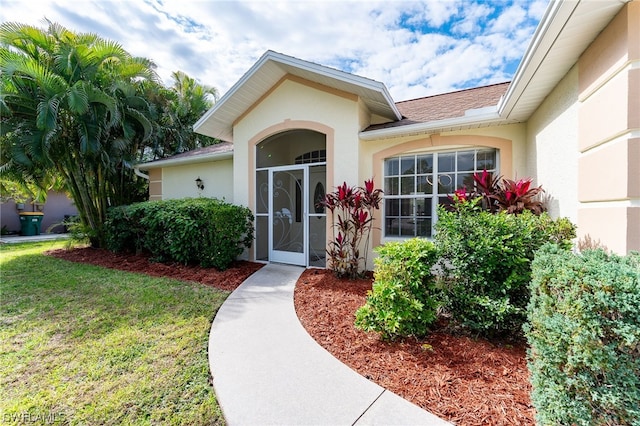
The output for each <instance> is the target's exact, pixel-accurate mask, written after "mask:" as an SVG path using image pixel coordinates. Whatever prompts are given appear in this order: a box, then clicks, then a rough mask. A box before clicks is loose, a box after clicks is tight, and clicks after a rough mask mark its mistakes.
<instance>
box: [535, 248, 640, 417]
mask: <svg viewBox="0 0 640 426" xmlns="http://www.w3.org/2000/svg"><path fill="white" fill-rule="evenodd" d="M532 268H533V281H532V283H531V292H532V296H531V303H530V304H529V307H528V318H529V325H528V326H527V327H526V335H527V339H528V341H529V345H530V348H531V349H530V351H529V369H530V371H531V382H532V385H533V392H532V395H531V397H532V402H533V404H534V406H535V407H536V411H537V421H538V422H539V424H542V425H550V424H554V425H555V424H563V425H569V424H571V425H614V424H615V425H638V424H640V310H639V309H638V306H640V253H632V254H630V255H629V256H627V257H619V256H616V255H607V254H606V252H605V251H604V250H601V249H598V250H587V251H585V252H583V253H582V254H581V255H578V254H574V253H571V252H569V251H566V250H562V249H560V248H558V247H557V246H555V245H551V244H550V245H547V246H545V247H543V248H542V249H541V250H540V251H539V252H538V253H537V254H536V257H535V260H534V262H533V266H532Z"/></svg>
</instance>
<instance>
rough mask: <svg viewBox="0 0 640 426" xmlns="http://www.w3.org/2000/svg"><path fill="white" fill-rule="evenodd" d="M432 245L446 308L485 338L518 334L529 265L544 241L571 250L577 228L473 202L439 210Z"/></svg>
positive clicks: (544, 216)
mask: <svg viewBox="0 0 640 426" xmlns="http://www.w3.org/2000/svg"><path fill="white" fill-rule="evenodd" d="M438 215H439V216H438V223H437V225H436V235H435V243H436V246H437V247H438V249H439V251H440V255H441V257H442V262H441V266H442V269H443V272H444V277H445V282H446V285H445V287H444V292H445V297H446V302H445V306H446V308H447V310H448V311H449V312H450V313H451V314H452V315H453V318H454V320H456V321H457V322H459V323H460V324H461V325H463V326H465V327H467V328H469V329H471V330H473V331H475V332H477V333H480V334H483V335H489V336H490V335H494V334H504V333H507V334H516V335H517V334H520V333H521V332H522V324H523V323H524V322H525V320H526V308H527V304H528V302H529V294H530V293H529V282H530V280H531V261H532V260H533V258H534V254H535V251H536V250H537V249H539V248H540V247H541V246H542V245H543V244H545V243H546V242H549V241H551V242H557V243H560V244H562V245H563V246H566V247H570V246H571V239H572V238H573V237H574V236H575V228H574V226H573V224H571V222H570V221H569V220H567V219H558V220H553V219H552V218H551V217H550V216H548V215H547V214H546V213H544V214H542V215H540V216H536V215H534V214H533V213H531V212H530V211H527V210H525V211H524V212H522V213H521V214H517V215H515V214H507V213H506V212H504V211H503V212H499V213H496V214H493V213H490V212H487V211H483V210H482V209H480V207H479V206H478V202H477V201H471V202H466V203H461V204H460V205H458V206H457V210H456V211H447V210H445V209H444V208H442V207H441V208H439V210H438Z"/></svg>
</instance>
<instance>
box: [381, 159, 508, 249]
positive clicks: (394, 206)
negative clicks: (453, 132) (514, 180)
mask: <svg viewBox="0 0 640 426" xmlns="http://www.w3.org/2000/svg"><path fill="white" fill-rule="evenodd" d="M484 169H486V170H487V171H489V172H493V173H495V172H496V171H497V170H498V155H497V151H496V150H495V149H472V150H464V151H462V150H460V151H449V152H435V153H424V154H411V155H402V156H398V157H392V158H387V159H386V160H385V161H384V230H385V232H384V233H385V236H386V237H416V236H418V237H431V236H432V235H433V225H434V224H435V222H436V220H437V206H438V204H447V203H448V202H449V197H448V196H449V195H452V194H453V192H454V191H455V190H456V189H458V188H460V187H462V186H466V187H467V188H468V189H469V190H470V189H471V188H472V187H473V174H474V173H478V172H482V170H484Z"/></svg>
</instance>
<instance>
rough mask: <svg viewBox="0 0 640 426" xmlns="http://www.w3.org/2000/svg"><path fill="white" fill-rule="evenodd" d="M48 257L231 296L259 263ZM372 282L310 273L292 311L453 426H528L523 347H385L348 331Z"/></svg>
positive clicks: (462, 340)
mask: <svg viewBox="0 0 640 426" xmlns="http://www.w3.org/2000/svg"><path fill="white" fill-rule="evenodd" d="M50 254H51V255H53V256H55V257H59V258H63V259H66V260H70V261H75V262H83V263H91V264H95V265H100V266H104V267H108V268H114V269H121V270H126V271H131V272H141V273H145V274H149V275H153V276H166V277H171V278H176V279H180V280H185V281H194V282H200V283H203V284H206V285H212V286H215V287H218V288H222V289H225V290H233V289H235V288H236V287H237V286H238V285H240V284H241V283H242V282H243V281H244V280H245V279H246V278H247V277H248V276H249V275H251V274H252V273H253V272H255V271H256V270H258V269H259V268H260V267H262V266H263V265H262V264H259V263H253V262H245V261H239V262H235V263H234V264H233V265H232V267H231V268H229V269H228V270H227V271H216V270H215V269H211V268H201V267H198V266H184V265H179V264H174V265H165V264H161V263H154V262H151V261H150V260H149V258H148V257H146V256H142V255H121V254H115V253H112V252H109V251H107V250H98V249H93V248H78V249H73V250H57V251H55V252H51V253H50ZM369 289H371V280H355V281H351V280H345V279H337V278H336V277H335V275H334V274H333V273H332V272H331V271H328V270H322V269H309V270H307V271H305V272H304V273H303V274H302V276H301V277H300V280H299V281H298V283H297V285H296V290H295V307H296V312H297V314H298V317H299V318H300V321H301V322H302V324H303V326H304V327H305V329H306V330H307V331H308V332H309V334H310V335H311V336H312V337H313V338H314V339H315V340H316V341H317V342H318V343H319V344H320V345H321V346H323V347H324V348H325V349H327V350H328V351H329V352H331V353H332V354H333V355H334V356H335V357H336V358H338V359H339V360H340V361H342V362H343V363H345V364H346V365H348V366H349V367H351V368H352V369H354V370H355V371H357V372H358V373H359V374H361V375H362V376H364V377H366V378H368V379H370V380H372V381H374V382H375V383H378V384H379V385H380V386H382V387H384V388H386V389H389V390H390V391H392V392H395V393H397V394H399V395H400V396H402V397H403V398H405V399H407V400H409V401H411V402H413V403H414V404H416V405H419V406H420V407H422V408H424V409H426V410H428V411H430V412H432V413H434V414H436V415H438V416H440V417H442V418H444V419H446V420H448V421H451V422H453V423H456V424H459V425H481V424H483V425H486V424H492V425H507V424H509V425H533V424H534V420H533V416H534V409H533V407H532V405H531V401H530V396H529V395H530V392H531V386H530V383H529V372H528V370H527V364H526V358H525V354H526V347H525V344H524V342H518V343H514V342H509V343H497V342H493V343H492V342H488V341H486V340H483V339H474V338H472V337H469V336H464V335H454V334H451V333H448V332H445V331H444V329H443V327H442V324H440V325H441V327H440V328H438V327H436V329H435V330H434V331H433V332H432V333H431V334H430V335H429V337H427V338H424V339H421V340H417V339H411V338H409V339H403V340H398V341H396V342H392V343H389V342H384V341H381V340H380V339H379V338H378V335H377V334H375V333H365V332H363V331H360V330H357V329H356V328H355V327H354V325H353V324H354V319H355V317H354V313H355V311H356V309H357V308H358V307H360V306H362V305H363V304H364V302H365V297H366V292H367V290H369Z"/></svg>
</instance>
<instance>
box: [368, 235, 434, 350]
mask: <svg viewBox="0 0 640 426" xmlns="http://www.w3.org/2000/svg"><path fill="white" fill-rule="evenodd" d="M376 252H377V253H378V254H379V257H377V258H376V259H375V260H374V262H375V265H376V268H375V282H374V283H373V289H372V290H371V291H369V294H368V295H367V302H366V304H365V305H364V306H362V307H360V309H358V311H357V312H356V327H358V328H360V329H362V330H365V331H376V332H378V333H380V334H381V337H382V338H383V339H393V338H395V337H397V336H409V335H416V336H420V335H424V334H426V333H427V331H428V327H429V325H431V324H432V323H433V322H434V321H435V319H436V309H437V306H438V303H437V301H436V299H435V294H436V282H435V276H434V275H433V274H432V273H431V268H432V267H433V265H434V264H435V263H436V261H437V259H438V255H437V250H436V249H435V247H434V245H433V244H432V243H431V242H429V241H427V240H422V239H418V238H414V239H411V240H407V241H404V242H397V243H387V244H385V245H383V246H380V247H377V248H376Z"/></svg>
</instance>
